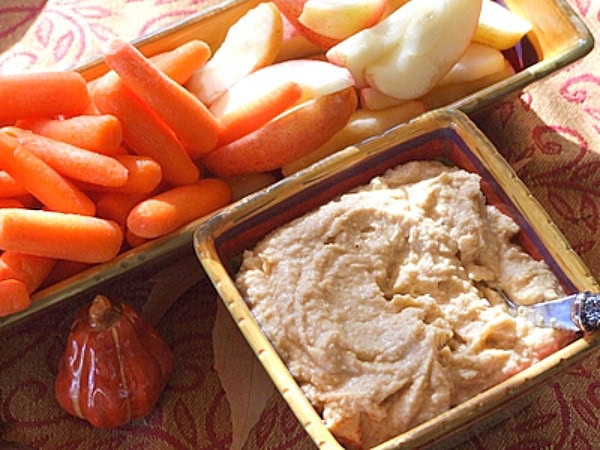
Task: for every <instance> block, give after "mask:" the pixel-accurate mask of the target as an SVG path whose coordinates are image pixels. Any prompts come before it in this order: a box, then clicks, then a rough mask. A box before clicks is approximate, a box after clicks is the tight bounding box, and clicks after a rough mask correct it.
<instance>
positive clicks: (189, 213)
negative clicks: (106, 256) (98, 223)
mask: <svg viewBox="0 0 600 450" xmlns="http://www.w3.org/2000/svg"><path fill="white" fill-rule="evenodd" d="M230 201H231V188H230V187H229V185H228V184H227V183H225V182H224V181H222V180H219V179H217V178H206V179H203V180H200V181H199V182H197V183H195V184H190V185H188V186H180V187H177V188H174V189H171V190H168V191H164V192H161V193H160V194H157V195H155V196H154V197H151V198H149V199H147V200H143V201H142V202H141V203H139V204H138V205H136V206H135V207H134V208H133V209H132V210H131V212H130V213H129V216H128V217H127V228H128V229H129V230H130V231H131V232H132V233H133V234H135V235H136V236H139V237H143V238H148V239H153V238H156V237H159V236H164V235H165V234H168V233H170V232H172V231H175V230H176V229H177V228H179V227H181V226H183V225H185V224H186V223H188V222H192V221H193V220H196V219H199V218H200V217H203V216H205V215H206V214H208V213H211V212H213V211H215V210H216V209H218V208H221V207H223V206H225V205H226V204H227V203H229V202H230Z"/></svg>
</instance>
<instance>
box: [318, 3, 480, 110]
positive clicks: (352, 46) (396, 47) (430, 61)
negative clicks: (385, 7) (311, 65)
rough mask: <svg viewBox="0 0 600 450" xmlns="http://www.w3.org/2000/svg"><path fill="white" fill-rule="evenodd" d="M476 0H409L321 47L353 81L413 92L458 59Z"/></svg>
mask: <svg viewBox="0 0 600 450" xmlns="http://www.w3.org/2000/svg"><path fill="white" fill-rule="evenodd" d="M481 1H482V0H427V1H409V2H408V3H406V4H404V5H402V6H401V7H400V8H398V9H397V10H396V11H395V12H393V13H392V14H390V15H389V16H388V17H387V18H385V19H384V20H382V21H381V22H379V23H378V24H377V25H375V26H373V27H371V28H367V29H365V30H362V31H359V32H358V33H356V34H355V35H353V36H350V37H349V38H348V39H345V40H343V41H342V42H340V43H339V44H337V45H336V46H334V47H333V48H331V49H329V50H328V51H327V58H328V60H329V61H331V62H333V63H334V64H339V65H343V66H345V67H347V68H348V69H349V70H350V72H351V73H352V75H353V76H354V78H355V79H356V82H357V84H358V86H359V87H364V86H365V85H370V86H372V87H375V88H377V89H378V90H379V91H380V92H382V93H384V94H387V95H390V96H392V97H396V98H399V99H403V100H409V99H414V98H419V97H421V96H422V95H424V94H425V93H426V92H428V91H429V90H430V89H432V88H433V86H435V85H436V84H437V82H438V81H439V80H441V79H442V78H443V77H444V75H446V73H448V72H449V71H450V69H451V68H452V66H454V64H456V62H457V61H458V60H459V59H460V57H461V56H462V55H463V53H464V52H465V50H466V48H467V46H468V45H469V43H470V42H471V39H472V37H473V35H474V33H475V29H476V28H477V24H478V20H479V14H480V11H481Z"/></svg>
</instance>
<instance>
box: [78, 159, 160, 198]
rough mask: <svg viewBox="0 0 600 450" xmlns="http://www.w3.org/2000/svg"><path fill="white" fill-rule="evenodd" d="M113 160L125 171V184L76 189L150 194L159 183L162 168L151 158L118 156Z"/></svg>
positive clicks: (84, 184)
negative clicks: (126, 173) (121, 165)
mask: <svg viewBox="0 0 600 450" xmlns="http://www.w3.org/2000/svg"><path fill="white" fill-rule="evenodd" d="M114 158H115V159H116V160H117V161H118V162H120V163H121V164H123V166H124V167H125V168H126V169H127V172H128V174H129V175H128V176H127V181H126V182H125V184H123V185H122V186H118V187H109V186H100V185H98V184H96V185H94V184H87V183H79V184H78V187H79V188H80V189H81V190H82V191H86V192H92V191H94V192H115V193H117V192H119V193H123V194H126V193H136V192H137V193H140V192H141V193H150V192H152V191H153V190H154V189H156V188H157V187H158V185H159V184H160V183H161V181H162V168H161V167H160V164H158V163H157V162H156V161H154V160H153V159H152V158H150V157H148V156H139V155H118V156H115V157H114Z"/></svg>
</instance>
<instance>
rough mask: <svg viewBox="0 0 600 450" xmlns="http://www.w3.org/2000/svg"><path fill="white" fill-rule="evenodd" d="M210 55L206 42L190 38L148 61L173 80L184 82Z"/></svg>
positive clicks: (179, 82)
mask: <svg viewBox="0 0 600 450" xmlns="http://www.w3.org/2000/svg"><path fill="white" fill-rule="evenodd" d="M211 56H212V52H211V49H210V46H209V45H208V44H207V43H206V42H204V41H202V40H199V39H192V40H191V41H188V42H186V43H184V44H181V45H180V46H178V47H176V48H175V49H173V50H171V51H167V52H163V53H159V54H158V55H154V56H152V57H151V58H150V61H152V63H153V64H156V67H158V68H159V69H160V70H161V71H162V72H163V73H164V74H165V75H167V76H168V77H169V78H171V79H172V80H173V81H175V82H176V83H178V84H184V83H185V82H186V81H187V80H188V79H189V78H190V77H191V76H192V74H193V73H194V72H195V71H196V70H197V69H199V68H200V67H201V66H203V65H204V63H205V62H206V61H208V59H209V58H210V57H211Z"/></svg>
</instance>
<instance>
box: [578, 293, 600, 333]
mask: <svg viewBox="0 0 600 450" xmlns="http://www.w3.org/2000/svg"><path fill="white" fill-rule="evenodd" d="M573 307H574V309H573V320H574V321H575V322H576V323H577V324H578V325H579V327H580V328H581V329H582V330H583V331H586V332H591V331H596V330H597V329H598V328H600V294H599V293H594V292H580V293H578V294H577V295H576V297H575V301H574V302H573Z"/></svg>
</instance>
